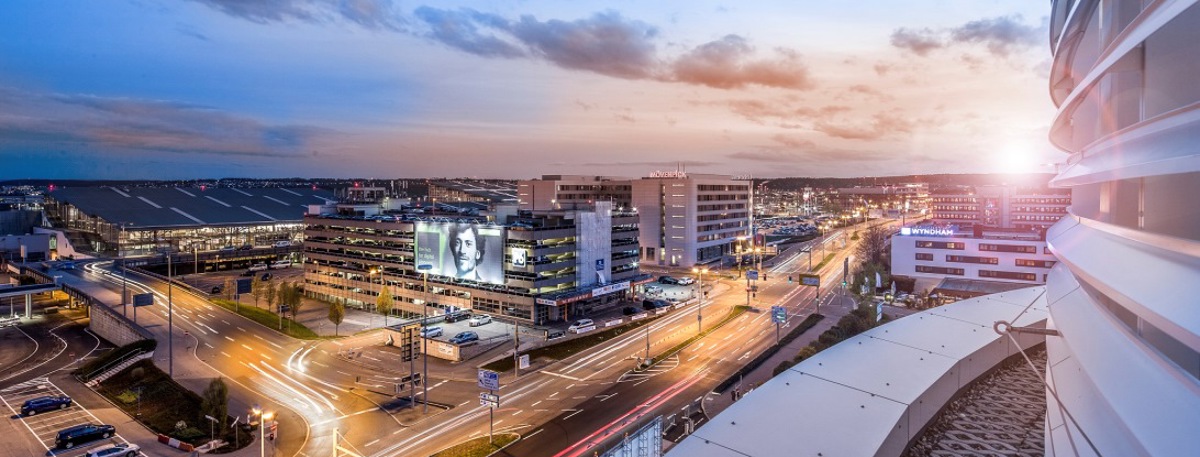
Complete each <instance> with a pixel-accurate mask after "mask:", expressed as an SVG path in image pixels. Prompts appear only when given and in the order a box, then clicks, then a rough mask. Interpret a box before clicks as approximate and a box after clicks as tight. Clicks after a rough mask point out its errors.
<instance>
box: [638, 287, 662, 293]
mask: <svg viewBox="0 0 1200 457" xmlns="http://www.w3.org/2000/svg"><path fill="white" fill-rule="evenodd" d="M642 290H643V291H644V292H646V293H647V294H649V295H654V294H658V293H662V291H663V288H662V287H660V286H655V285H646V286H645V287H642Z"/></svg>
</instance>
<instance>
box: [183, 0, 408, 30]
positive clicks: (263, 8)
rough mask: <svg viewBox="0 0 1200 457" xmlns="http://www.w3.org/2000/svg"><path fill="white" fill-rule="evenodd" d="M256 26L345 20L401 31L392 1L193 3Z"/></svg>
mask: <svg viewBox="0 0 1200 457" xmlns="http://www.w3.org/2000/svg"><path fill="white" fill-rule="evenodd" d="M192 1H194V2H197V3H201V4H203V5H205V6H208V7H211V8H213V9H216V10H217V11H220V12H222V13H225V14H228V15H230V16H233V17H237V18H241V19H245V20H248V21H251V22H256V23H259V24H267V23H271V22H288V21H294V20H295V21H303V22H311V23H329V22H334V21H337V20H345V21H349V22H353V23H355V24H358V25H359V26H361V27H363V28H367V29H370V30H385V29H386V30H393V31H398V30H400V25H401V24H402V23H403V21H402V20H401V19H400V17H399V16H398V15H396V14H395V12H394V11H393V9H392V1H391V0H192Z"/></svg>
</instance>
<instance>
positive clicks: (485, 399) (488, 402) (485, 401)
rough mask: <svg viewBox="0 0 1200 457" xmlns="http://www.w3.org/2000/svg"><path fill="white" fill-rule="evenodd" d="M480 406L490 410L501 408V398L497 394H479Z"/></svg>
mask: <svg viewBox="0 0 1200 457" xmlns="http://www.w3.org/2000/svg"><path fill="white" fill-rule="evenodd" d="M479 406H487V407H490V408H499V407H500V396H499V395H495V394H489V393H487V392H480V393H479Z"/></svg>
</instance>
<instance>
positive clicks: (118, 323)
mask: <svg viewBox="0 0 1200 457" xmlns="http://www.w3.org/2000/svg"><path fill="white" fill-rule="evenodd" d="M88 313H89V315H90V316H91V322H90V323H88V329H90V330H91V331H92V332H93V333H95V334H96V335H99V336H100V337H101V338H104V339H105V340H106V341H108V342H109V343H112V344H115V345H117V346H124V345H126V344H129V343H133V342H136V341H141V340H152V339H154V336H153V335H151V334H150V332H148V331H146V329H143V328H141V327H140V326H138V325H137V324H134V323H133V321H132V320H129V318H127V317H125V316H122V315H121V314H120V313H118V312H117V311H116V310H114V309H112V308H109V307H108V306H107V305H105V304H103V303H100V302H98V301H94V300H93V301H92V302H91V304H90V306H88Z"/></svg>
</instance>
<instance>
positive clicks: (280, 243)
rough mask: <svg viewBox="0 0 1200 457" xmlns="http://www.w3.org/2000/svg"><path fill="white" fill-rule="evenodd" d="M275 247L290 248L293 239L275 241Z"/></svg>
mask: <svg viewBox="0 0 1200 457" xmlns="http://www.w3.org/2000/svg"><path fill="white" fill-rule="evenodd" d="M275 247H277V248H290V247H292V242H291V241H288V240H282V241H276V242H275Z"/></svg>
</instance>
